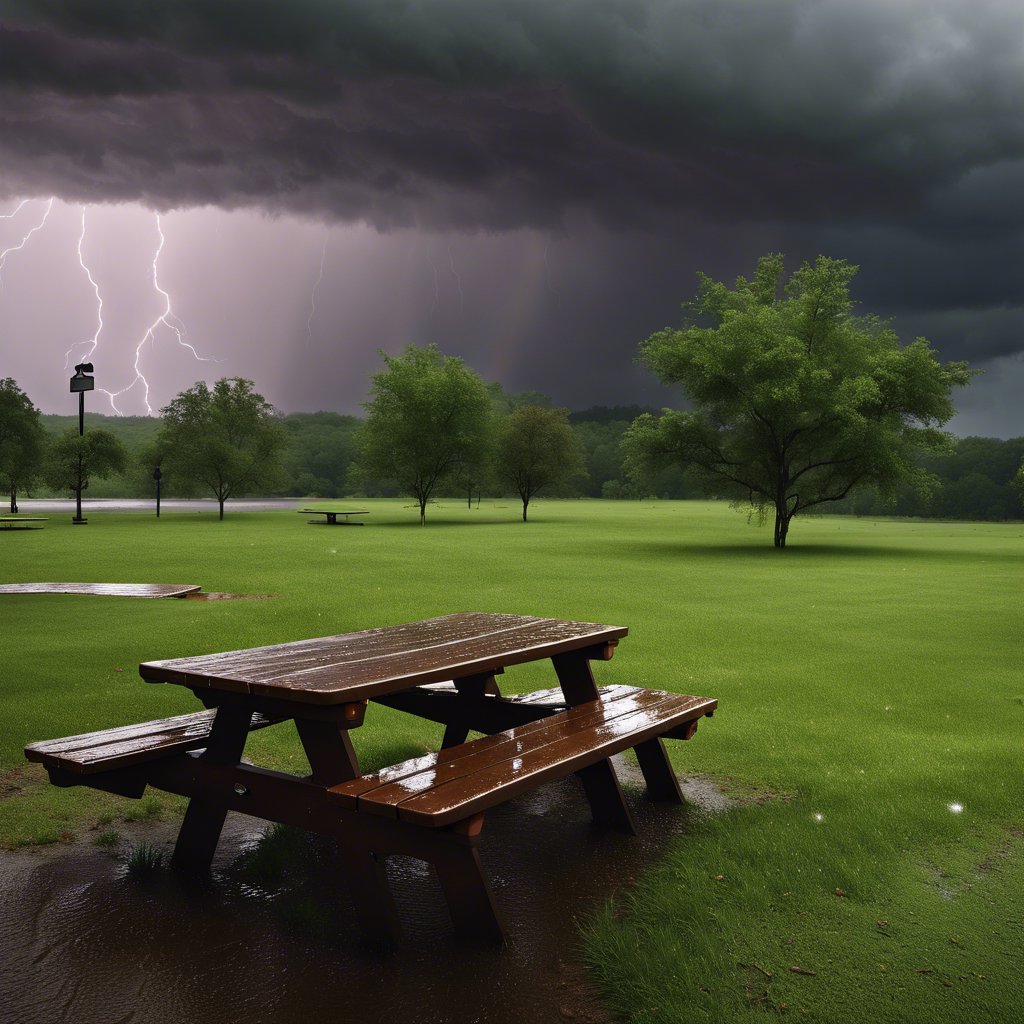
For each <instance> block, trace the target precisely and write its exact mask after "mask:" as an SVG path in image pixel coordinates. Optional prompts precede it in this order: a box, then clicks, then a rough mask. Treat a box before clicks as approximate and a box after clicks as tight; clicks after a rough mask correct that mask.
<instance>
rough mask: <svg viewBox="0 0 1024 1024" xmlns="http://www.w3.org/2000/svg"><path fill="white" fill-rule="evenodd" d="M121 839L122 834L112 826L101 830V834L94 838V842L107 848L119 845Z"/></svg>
mask: <svg viewBox="0 0 1024 1024" xmlns="http://www.w3.org/2000/svg"><path fill="white" fill-rule="evenodd" d="M120 839H121V836H120V835H119V834H118V833H117V832H115V831H114V830H113V829H112V828H108V829H106V830H105V831H103V832H100V833H99V835H97V836H96V838H95V839H94V840H93V842H94V843H95V844H96V845H97V846H102V847H104V848H105V849H110V847H112V846H117V844H118V842H119V841H120Z"/></svg>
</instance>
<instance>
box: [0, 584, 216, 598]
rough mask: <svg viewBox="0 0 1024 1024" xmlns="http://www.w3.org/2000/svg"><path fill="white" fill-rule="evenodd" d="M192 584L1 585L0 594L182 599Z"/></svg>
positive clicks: (194, 588)
mask: <svg viewBox="0 0 1024 1024" xmlns="http://www.w3.org/2000/svg"><path fill="white" fill-rule="evenodd" d="M202 589H203V588H202V586H200V585H199V584H194V583H2V584H0V594H85V595H89V596H93V597H96V596H99V597H147V598H151V597H184V596H185V595H186V594H194V593H195V592H196V591H198V590H202Z"/></svg>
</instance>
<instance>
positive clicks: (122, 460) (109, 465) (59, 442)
mask: <svg viewBox="0 0 1024 1024" xmlns="http://www.w3.org/2000/svg"><path fill="white" fill-rule="evenodd" d="M127 466H128V449H127V448H125V446H124V445H123V444H122V443H121V441H120V440H119V439H118V438H117V437H116V436H115V435H114V434H112V433H111V432H110V431H109V430H89V431H87V432H86V433H85V435H84V436H80V435H79V433H78V428H77V427H67V428H66V429H65V430H64V432H63V433H61V434H59V435H58V436H57V437H55V438H54V439H53V441H52V442H51V443H50V447H49V449H48V451H47V453H46V461H45V464H44V470H43V475H44V477H45V479H46V482H47V483H48V484H49V485H50V486H51V487H52V488H53V489H54V490H55V491H70V492H72V493H75V492H77V490H78V487H79V484H81V488H82V490H83V491H85V490H86V489H87V488H88V487H89V480H90V479H91V478H92V477H94V476H111V475H113V474H116V473H123V472H124V471H125V468H126V467H127Z"/></svg>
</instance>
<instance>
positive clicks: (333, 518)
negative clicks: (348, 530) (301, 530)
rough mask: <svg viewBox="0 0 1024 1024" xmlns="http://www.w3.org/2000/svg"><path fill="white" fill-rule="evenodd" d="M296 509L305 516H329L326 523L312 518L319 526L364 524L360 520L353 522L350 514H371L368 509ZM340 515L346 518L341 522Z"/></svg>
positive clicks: (312, 521) (311, 520)
mask: <svg viewBox="0 0 1024 1024" xmlns="http://www.w3.org/2000/svg"><path fill="white" fill-rule="evenodd" d="M295 511H296V512H298V513H299V514H300V515H304V516H327V522H326V524H324V523H321V522H320V520H319V519H310V522H311V523H313V524H314V525H317V526H323V525H327V526H362V525H363V524H362V523H360V522H352V520H350V519H349V516H368V515H369V514H370V513H369V511H368V510H367V509H331V508H299V509H296V510H295ZM338 516H344V517H345V518H344V519H343V520H342V521H341V522H340V523H339V522H338Z"/></svg>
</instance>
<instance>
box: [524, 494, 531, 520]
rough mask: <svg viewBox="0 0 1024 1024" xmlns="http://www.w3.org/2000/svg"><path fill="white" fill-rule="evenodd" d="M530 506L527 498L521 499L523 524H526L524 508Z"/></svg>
mask: <svg viewBox="0 0 1024 1024" xmlns="http://www.w3.org/2000/svg"><path fill="white" fill-rule="evenodd" d="M529 504H530V499H529V498H523V522H524V523H525V522H526V506H527V505H529Z"/></svg>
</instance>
